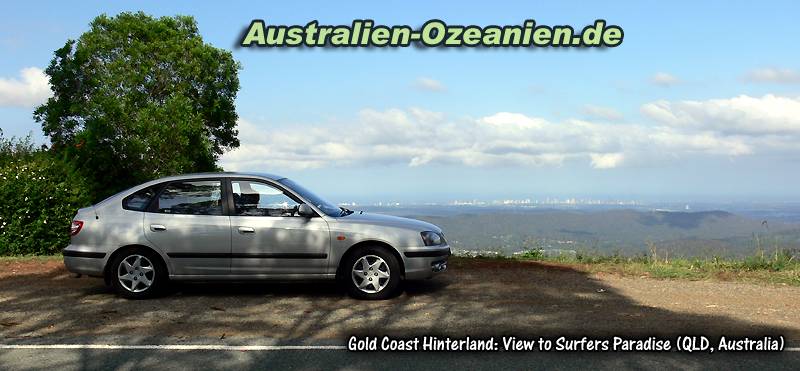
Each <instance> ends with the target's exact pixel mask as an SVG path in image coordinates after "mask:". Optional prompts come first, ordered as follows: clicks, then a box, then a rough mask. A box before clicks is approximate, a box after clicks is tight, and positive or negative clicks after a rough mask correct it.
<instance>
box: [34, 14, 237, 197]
mask: <svg viewBox="0 0 800 371" xmlns="http://www.w3.org/2000/svg"><path fill="white" fill-rule="evenodd" d="M240 68H241V67H240V64H239V63H238V62H236V61H235V60H234V59H233V56H232V55H231V53H230V52H229V51H226V50H222V49H218V48H215V47H213V46H211V45H210V44H207V43H204V42H203V39H202V38H201V37H200V35H199V33H198V29H197V24H196V23H195V21H194V18H192V17H188V16H176V17H161V18H153V17H151V16H148V15H146V14H144V13H141V12H139V13H121V14H119V15H117V16H115V17H109V16H105V15H101V16H99V17H97V18H95V19H94V20H93V21H92V23H91V24H90V30H89V31H88V32H86V33H84V34H83V35H81V37H80V38H79V39H78V40H77V41H74V40H68V41H67V42H66V44H65V45H64V46H63V47H62V48H60V49H58V50H56V51H55V57H54V58H53V60H52V61H51V62H50V66H49V67H48V68H47V70H46V73H47V74H48V75H49V77H50V83H51V86H52V90H53V93H54V94H53V97H52V98H50V99H48V101H47V102H46V103H45V104H43V105H41V106H39V107H37V108H36V110H35V112H34V119H36V120H37V121H38V122H40V123H41V124H42V130H43V131H44V133H45V134H46V135H47V136H49V137H50V141H51V143H52V151H53V152H54V153H55V154H56V155H57V156H60V157H62V158H63V159H64V160H65V161H67V162H69V163H71V164H73V165H74V167H75V168H77V169H79V171H81V172H83V173H84V175H85V176H86V177H87V178H89V179H90V180H91V183H92V186H93V187H92V188H93V193H94V198H95V199H100V198H103V197H105V196H108V195H111V194H113V193H115V192H117V191H120V190H122V189H125V188H127V187H130V186H133V185H135V184H138V183H140V182H143V181H145V180H150V179H153V178H156V177H160V176H165V175H170V174H176V173H186V172H198V171H213V170H216V169H217V166H216V161H217V159H218V157H219V155H221V154H222V153H224V152H225V151H226V150H230V149H232V148H236V147H238V146H239V140H238V139H237V135H238V131H237V129H236V120H237V118H238V117H237V115H236V110H235V106H234V99H235V98H236V93H237V92H238V90H239V78H238V76H237V73H238V70H239V69H240Z"/></svg>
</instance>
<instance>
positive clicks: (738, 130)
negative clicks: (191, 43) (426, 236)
mask: <svg viewBox="0 0 800 371" xmlns="http://www.w3.org/2000/svg"><path fill="white" fill-rule="evenodd" d="M4 7H5V9H4V12H3V13H2V15H0V18H1V21H0V53H2V55H3V58H0V127H2V129H3V131H4V133H5V135H6V136H11V135H17V136H20V135H25V134H26V133H28V132H30V131H32V132H33V133H34V137H35V138H36V139H37V141H40V142H44V141H45V140H46V139H45V138H43V137H42V135H41V132H40V130H39V126H38V124H37V123H35V122H34V121H33V120H32V118H31V111H32V107H33V106H34V105H35V104H36V101H37V99H39V100H40V99H42V98H41V97H42V95H43V93H42V91H41V85H42V83H41V81H40V80H37V78H39V77H37V76H39V75H37V74H36V71H37V70H36V69H42V68H44V67H46V65H47V64H48V62H49V60H50V58H51V57H52V53H53V51H54V50H55V49H56V48H58V47H60V46H62V45H63V43H64V42H65V41H66V39H67V38H77V37H78V36H80V34H81V33H82V32H84V31H86V30H87V25H88V23H89V22H90V21H91V19H92V18H93V17H95V16H96V15H98V14H101V13H106V14H110V15H113V14H116V13H119V12H121V11H136V10H143V11H145V12H147V13H149V14H152V15H157V16H161V15H175V14H187V15H192V16H194V17H195V18H196V19H197V21H198V24H199V27H200V32H201V34H202V35H203V37H204V39H205V40H206V41H207V42H209V43H211V44H213V45H215V46H217V47H220V48H226V49H231V50H232V51H233V54H234V57H235V58H236V59H237V60H239V61H240V62H241V63H242V66H243V70H242V71H241V72H240V80H241V91H240V93H239V96H238V98H237V109H238V112H239V115H240V120H241V121H240V128H241V131H242V136H241V140H242V143H243V145H242V148H241V149H239V150H237V151H236V152H234V153H231V154H227V155H225V156H223V158H222V164H223V165H224V166H225V167H226V169H231V170H256V171H268V172H276V173H281V174H285V175H287V176H291V177H293V178H296V179H298V180H299V181H301V182H303V183H306V184H308V186H309V187H310V188H313V189H317V190H320V193H322V194H324V195H328V196H330V198H332V199H334V200H336V201H348V200H355V201H361V202H370V201H375V200H398V201H419V202H424V201H449V200H454V199H465V198H482V199H493V198H522V197H524V198H528V197H531V198H544V197H595V198H605V197H611V198H621V199H639V200H687V201H693V200H734V201H799V200H800V191H798V189H800V187H797V186H796V184H798V181H800V175H798V174H800V161H798V159H800V157H798V155H800V148H798V146H796V145H795V143H797V139H800V62H798V61H800V55H799V54H800V49H798V48H796V47H793V46H792V45H794V44H795V43H796V41H797V40H798V39H800V31H798V27H797V26H796V25H795V20H794V19H793V17H794V16H795V15H796V14H798V13H800V5H798V4H797V3H796V2H791V1H786V2H770V1H762V2H757V3H756V2H744V1H742V2H735V1H706V2H692V1H683V2H682V1H671V2H663V1H615V2H596V1H586V2H582V3H578V2H569V3H563V4H555V2H530V1H523V2H507V3H489V2H463V1H459V2H436V4H430V3H429V2H420V3H412V2H407V1H404V2H348V3H344V4H343V3H338V2H337V3H331V2H316V3H305V4H288V3H286V2H280V3H278V2H275V3H269V2H235V1H230V2H224V3H219V2H214V3H212V2H208V3H203V2H190V1H175V2H147V1H143V2H81V3H79V4H77V5H76V4H66V3H65V2H55V1H54V2H38V1H27V2H16V3H11V4H7V5H5V6H4ZM255 18H258V19H264V20H265V21H266V22H267V23H268V24H305V23H307V22H309V21H311V20H314V19H316V20H319V21H320V23H322V24H349V23H350V22H351V21H352V20H353V19H361V18H371V19H374V20H376V22H378V23H383V24H387V25H394V24H408V25H411V26H419V25H421V24H422V23H423V22H425V21H426V20H428V19H432V18H439V19H442V20H444V21H446V22H448V23H451V24H477V25H487V24H519V23H521V22H522V21H523V20H524V19H528V18H532V19H535V20H536V21H537V22H538V23H540V24H548V25H556V24H569V25H572V26H573V27H575V28H581V27H583V26H584V25H586V24H589V23H592V22H593V21H594V20H595V19H598V18H602V19H606V20H607V21H608V22H609V23H610V24H616V25H619V26H621V27H622V28H623V29H624V31H625V39H624V42H623V43H622V45H621V46H620V47H617V48H613V49H605V50H579V49H559V50H555V49H502V50H494V49H446V50H439V49H428V50H425V49H419V48H395V49H385V48H384V49H380V50H378V49H347V50H331V49H314V50H309V49H305V50H276V49H247V48H237V47H235V44H236V42H237V41H238V40H237V38H238V36H239V35H240V33H241V31H242V30H243V29H244V28H245V27H246V26H247V25H248V24H249V22H250V20H252V19H255ZM24 71H27V72H24ZM26 76H28V77H27V79H26ZM37 81H39V85H37ZM45 86H46V82H45ZM26 89H27V90H26Z"/></svg>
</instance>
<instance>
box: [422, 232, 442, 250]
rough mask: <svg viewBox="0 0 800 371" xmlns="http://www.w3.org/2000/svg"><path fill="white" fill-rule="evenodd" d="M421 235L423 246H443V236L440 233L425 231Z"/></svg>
mask: <svg viewBox="0 0 800 371" xmlns="http://www.w3.org/2000/svg"><path fill="white" fill-rule="evenodd" d="M420 234H421V235H422V242H424V243H425V246H439V245H444V244H445V242H444V236H442V235H441V234H440V233H436V232H431V231H425V232H422V233H420Z"/></svg>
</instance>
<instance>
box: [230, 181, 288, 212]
mask: <svg viewBox="0 0 800 371" xmlns="http://www.w3.org/2000/svg"><path fill="white" fill-rule="evenodd" d="M231 188H232V190H233V204H234V209H235V210H234V214H235V215H240V216H297V208H298V207H299V206H300V203H299V202H297V201H295V200H294V199H293V198H292V197H289V196H287V195H286V194H284V193H283V191H282V190H280V189H278V188H275V187H273V186H271V185H268V184H265V183H261V182H255V181H249V180H234V181H231Z"/></svg>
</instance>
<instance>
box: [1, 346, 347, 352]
mask: <svg viewBox="0 0 800 371" xmlns="http://www.w3.org/2000/svg"><path fill="white" fill-rule="evenodd" d="M0 349H102V350H119V349H121V350H138V349H144V350H216V351H276V350H345V349H347V347H346V346H343V345H205V344H164V345H118V344H0Z"/></svg>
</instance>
